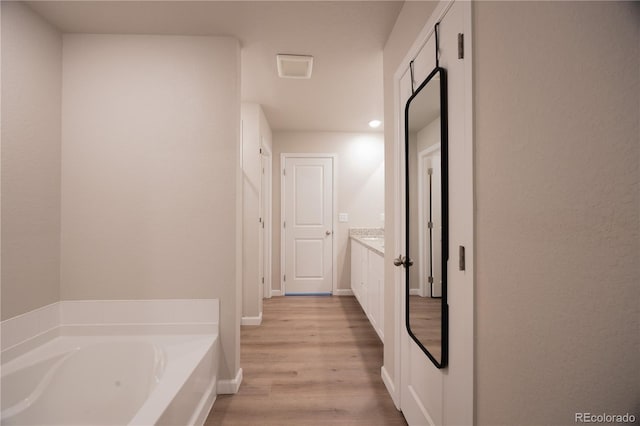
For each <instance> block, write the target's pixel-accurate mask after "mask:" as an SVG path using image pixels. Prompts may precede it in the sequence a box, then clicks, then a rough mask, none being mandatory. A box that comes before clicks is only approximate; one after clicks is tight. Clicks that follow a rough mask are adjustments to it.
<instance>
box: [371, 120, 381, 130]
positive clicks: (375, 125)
mask: <svg viewBox="0 0 640 426" xmlns="http://www.w3.org/2000/svg"><path fill="white" fill-rule="evenodd" d="M381 124H382V121H380V120H371V121H370V122H369V127H371V128H372V129H377V128H378V127H380V125H381Z"/></svg>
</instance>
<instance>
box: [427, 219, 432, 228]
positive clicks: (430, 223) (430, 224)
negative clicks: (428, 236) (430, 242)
mask: <svg viewBox="0 0 640 426" xmlns="http://www.w3.org/2000/svg"><path fill="white" fill-rule="evenodd" d="M427 226H428V227H429V229H433V222H431V221H429V222H427Z"/></svg>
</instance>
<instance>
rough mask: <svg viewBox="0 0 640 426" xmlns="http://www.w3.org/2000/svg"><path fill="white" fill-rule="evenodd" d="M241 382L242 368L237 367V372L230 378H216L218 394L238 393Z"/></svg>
mask: <svg viewBox="0 0 640 426" xmlns="http://www.w3.org/2000/svg"><path fill="white" fill-rule="evenodd" d="M241 383H242V368H239V369H238V374H236V377H235V378H233V379H231V380H218V395H229V394H236V393H238V389H240V384H241Z"/></svg>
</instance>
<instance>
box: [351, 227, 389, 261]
mask: <svg viewBox="0 0 640 426" xmlns="http://www.w3.org/2000/svg"><path fill="white" fill-rule="evenodd" d="M349 237H350V238H351V239H353V240H355V241H357V242H359V243H360V244H362V245H363V246H365V247H367V248H368V249H371V250H373V251H374V252H376V253H378V254H379V255H381V256H384V230H383V229H378V228H373V229H372V228H352V229H350V230H349Z"/></svg>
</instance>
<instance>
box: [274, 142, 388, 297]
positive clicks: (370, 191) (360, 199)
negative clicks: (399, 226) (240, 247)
mask: <svg viewBox="0 0 640 426" xmlns="http://www.w3.org/2000/svg"><path fill="white" fill-rule="evenodd" d="M301 152H302V153H323V154H337V160H336V165H335V168H334V173H335V174H336V176H337V179H336V191H337V203H338V206H337V211H338V212H339V213H348V214H349V222H348V223H338V218H337V217H336V218H334V222H335V223H334V236H335V238H337V250H338V265H337V268H338V286H337V288H338V289H344V290H348V289H350V288H351V281H350V279H351V253H350V250H349V245H348V243H349V228H363V227H364V228H380V227H382V225H383V222H382V221H381V220H380V214H381V213H383V212H384V141H383V138H382V134H381V133H334V132H276V133H274V134H273V222H272V223H273V263H272V267H273V274H272V280H273V288H274V289H276V290H279V289H280V284H281V280H282V276H281V272H280V250H281V248H280V241H281V239H280V231H281V228H282V221H281V216H280V199H281V198H280V182H281V179H280V173H281V166H280V154H282V153H301Z"/></svg>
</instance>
